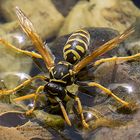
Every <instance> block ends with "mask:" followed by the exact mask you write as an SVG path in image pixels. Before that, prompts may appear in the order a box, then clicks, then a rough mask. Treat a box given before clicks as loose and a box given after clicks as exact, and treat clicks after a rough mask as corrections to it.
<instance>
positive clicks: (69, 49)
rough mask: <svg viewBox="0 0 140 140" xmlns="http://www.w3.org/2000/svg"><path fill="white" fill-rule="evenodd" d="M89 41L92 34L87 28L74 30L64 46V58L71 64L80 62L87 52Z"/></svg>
mask: <svg viewBox="0 0 140 140" xmlns="http://www.w3.org/2000/svg"><path fill="white" fill-rule="evenodd" d="M89 41H90V34H89V33H88V32H87V31H86V30H78V31H76V32H74V33H73V34H72V35H71V36H70V37H69V38H68V41H67V42H66V44H65V46H64V49H63V55H64V59H65V60H66V61H67V62H69V63H71V64H75V63H76V62H78V61H79V60H80V59H82V58H83V57H84V56H85V54H86V53H87V50H88V45H89Z"/></svg>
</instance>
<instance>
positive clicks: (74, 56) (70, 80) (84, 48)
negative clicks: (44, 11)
mask: <svg viewBox="0 0 140 140" xmlns="http://www.w3.org/2000/svg"><path fill="white" fill-rule="evenodd" d="M16 15H17V17H18V20H19V24H20V26H21V28H22V29H23V31H24V32H25V33H26V34H27V36H28V37H29V38H30V39H31V41H32V43H33V44H34V46H35V48H36V50H37V51H38V52H39V53H36V52H30V51H27V50H22V49H19V48H16V47H15V46H13V45H12V44H10V43H8V42H7V41H5V40H4V39H2V38H0V43H1V44H3V45H4V46H6V47H8V48H11V49H14V50H16V51H17V52H21V53H24V54H26V55H28V56H30V57H32V58H39V59H42V60H43V61H44V62H45V66H46V69H48V71H49V76H48V77H46V75H36V76H34V77H32V78H30V79H28V80H26V81H24V82H23V83H21V84H20V85H18V86H17V87H15V88H13V89H10V90H1V91H0V95H9V94H12V93H14V92H16V91H18V90H19V89H21V88H22V87H25V86H27V85H28V84H30V83H31V82H33V81H35V80H37V79H40V80H42V81H45V83H46V84H45V85H41V86H39V87H38V88H37V89H36V91H35V93H33V94H29V95H25V96H22V97H19V98H16V99H15V100H16V101H18V100H25V99H30V98H33V99H34V100H33V101H34V106H33V108H32V109H30V110H28V111H27V112H26V114H27V115H28V114H31V113H32V112H33V111H34V109H35V108H36V103H37V99H38V97H39V95H40V93H42V92H44V93H45V96H46V97H47V99H48V100H49V102H50V103H52V104H53V103H55V104H58V105H59V107H60V109H61V111H62V114H63V117H64V119H65V121H66V123H67V124H68V125H69V126H71V125H72V124H71V121H70V119H69V117H68V114H67V112H66V109H65V106H64V102H68V101H69V100H70V99H73V100H74V101H75V102H76V103H77V112H78V114H79V115H80V117H81V122H82V125H83V126H84V127H86V128H88V127H89V125H88V123H87V122H86V121H85V118H84V115H83V109H82V105H81V101H80V99H79V97H78V96H77V95H76V94H74V93H71V92H70V91H68V90H67V87H68V86H70V85H72V84H75V85H78V86H81V85H82V86H83V85H84V86H89V87H97V88H99V89H101V90H103V91H104V92H105V93H106V94H107V95H109V96H112V97H113V98H114V99H115V100H116V101H118V102H119V103H121V104H122V105H123V106H124V107H126V108H131V104H130V103H128V102H126V101H124V100H122V99H120V98H119V97H117V96H116V95H115V94H114V93H113V92H112V91H111V90H109V89H108V88H106V87H104V86H102V85H100V84H99V83H96V82H94V81H90V82H89V81H85V82H80V81H78V78H77V75H78V73H79V72H80V71H82V69H84V68H85V67H86V66H87V65H88V64H89V63H91V62H94V60H95V59H96V58H97V57H98V56H101V55H103V54H105V53H106V52H108V51H110V50H112V49H113V48H115V47H116V46H117V45H118V44H119V43H121V42H122V41H124V40H125V39H126V38H128V37H129V36H130V35H131V34H132V33H133V32H134V31H135V30H134V27H130V28H128V29H127V30H125V31H124V32H123V33H122V34H120V35H118V36H116V37H115V38H113V39H111V40H109V41H108V42H106V43H104V44H103V45H101V46H100V47H98V48H97V49H96V50H94V51H92V52H91V53H90V54H88V46H89V42H90V34H89V32H88V31H87V30H85V29H80V30H77V31H75V32H74V33H72V34H71V35H70V37H69V38H68V40H67V42H66V44H65V45H64V47H63V58H64V60H63V61H59V62H57V63H56V62H55V58H54V56H53V54H52V53H51V51H50V49H49V48H48V46H47V44H44V43H43V41H42V39H41V38H40V36H39V35H38V34H37V32H36V30H35V28H34V26H33V24H32V22H31V21H30V20H29V19H28V17H27V16H26V15H25V13H24V12H23V11H22V10H21V9H19V8H18V7H16ZM56 49H59V48H56ZM139 56H140V54H136V55H133V56H127V57H111V58H105V59H99V60H97V61H95V62H94V64H93V66H98V65H99V64H101V63H104V62H108V61H120V62H124V61H128V60H132V59H136V58H137V57H139Z"/></svg>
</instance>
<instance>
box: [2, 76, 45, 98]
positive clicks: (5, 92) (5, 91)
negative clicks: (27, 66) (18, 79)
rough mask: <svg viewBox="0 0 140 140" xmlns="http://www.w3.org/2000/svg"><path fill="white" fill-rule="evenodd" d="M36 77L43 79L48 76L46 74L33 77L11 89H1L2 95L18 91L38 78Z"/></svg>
mask: <svg viewBox="0 0 140 140" xmlns="http://www.w3.org/2000/svg"><path fill="white" fill-rule="evenodd" d="M36 79H41V80H45V79H46V77H45V76H41V75H38V76H35V77H32V78H31V79H28V80H26V81H24V82H23V83H22V84H20V85H18V86H17V87H15V88H14V89H9V90H0V95H9V94H12V93H13V92H16V91H17V90H19V89H21V88H22V87H24V86H26V85H28V84H30V83H31V82H32V81H34V80H36Z"/></svg>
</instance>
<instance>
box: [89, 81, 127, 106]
mask: <svg viewBox="0 0 140 140" xmlns="http://www.w3.org/2000/svg"><path fill="white" fill-rule="evenodd" d="M87 85H88V86H90V87H98V88H100V89H101V90H103V91H104V92H105V93H106V94H108V95H110V96H112V97H113V98H114V99H116V100H117V101H118V102H120V103H122V104H123V105H124V106H125V107H128V106H129V103H128V102H126V101H123V100H122V99H120V98H119V97H118V96H116V95H115V94H113V93H112V92H111V90H109V89H107V88H105V87H103V86H102V85H100V84H98V83H96V82H89V83H87Z"/></svg>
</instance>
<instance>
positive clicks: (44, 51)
mask: <svg viewBox="0 0 140 140" xmlns="http://www.w3.org/2000/svg"><path fill="white" fill-rule="evenodd" d="M16 14H17V17H18V20H19V23H20V26H21V27H22V29H23V31H24V32H25V33H26V34H27V35H28V36H29V38H30V39H31V40H32V42H33V44H34V45H35V47H36V49H37V50H38V51H39V53H40V54H41V56H42V57H43V60H44V61H45V64H46V66H47V68H48V69H50V68H51V67H52V66H54V57H53V55H52V54H51V53H50V50H49V48H48V47H47V45H46V44H45V45H44V43H43V41H42V40H41V38H40V37H39V35H38V34H37V32H36V30H35V29H34V26H33V24H32V22H31V21H30V20H29V19H28V18H27V16H26V15H25V14H24V13H23V11H21V9H19V8H18V7H16Z"/></svg>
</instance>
